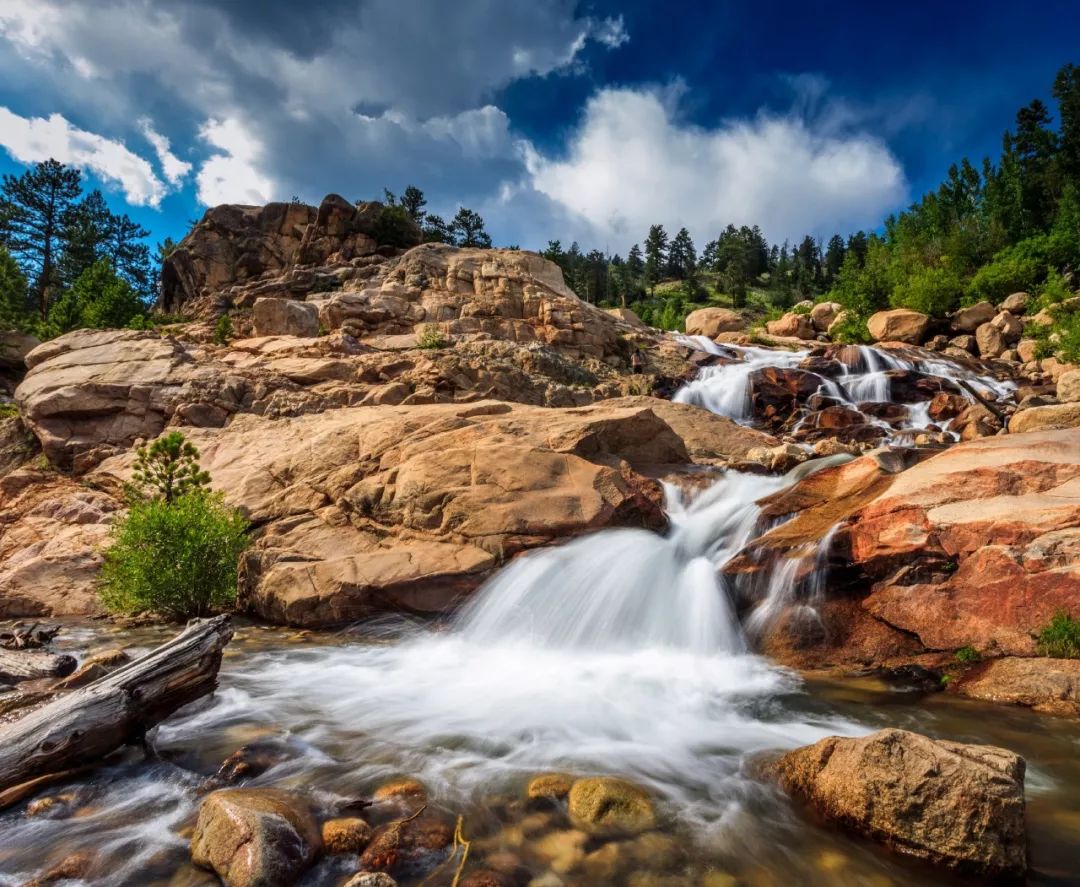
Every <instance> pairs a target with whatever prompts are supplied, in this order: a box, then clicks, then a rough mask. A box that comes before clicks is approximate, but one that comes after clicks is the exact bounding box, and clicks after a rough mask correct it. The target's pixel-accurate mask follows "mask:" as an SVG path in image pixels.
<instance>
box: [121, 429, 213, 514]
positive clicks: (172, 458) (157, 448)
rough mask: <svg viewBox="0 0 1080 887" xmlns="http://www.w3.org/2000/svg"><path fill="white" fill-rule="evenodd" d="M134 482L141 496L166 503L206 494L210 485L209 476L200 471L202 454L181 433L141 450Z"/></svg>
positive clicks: (136, 490)
mask: <svg viewBox="0 0 1080 887" xmlns="http://www.w3.org/2000/svg"><path fill="white" fill-rule="evenodd" d="M132 478H133V483H132V486H133V489H134V491H135V492H136V493H137V494H138V495H139V496H142V497H160V498H162V499H164V500H165V501H166V502H172V501H173V500H174V499H177V498H178V497H180V496H185V495H189V494H193V493H198V492H204V491H205V490H206V488H207V486H208V485H209V483H210V475H209V474H207V473H206V472H205V471H202V470H201V469H200V468H199V451H198V450H197V449H196V448H195V446H194V445H193V444H192V443H191V442H190V441H188V440H187V439H186V438H185V437H184V435H183V434H181V433H180V432H179V431H170V432H169V433H168V434H166V435H163V436H162V437H159V438H158V439H157V440H155V441H154V442H153V443H152V444H150V445H149V446H143V447H139V449H138V452H137V454H136V457H135V470H134V472H133V474H132Z"/></svg>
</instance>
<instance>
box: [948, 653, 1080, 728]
mask: <svg viewBox="0 0 1080 887" xmlns="http://www.w3.org/2000/svg"><path fill="white" fill-rule="evenodd" d="M949 691H950V692H955V693H959V694H960V695H961V696H968V697H971V698H972V699H984V700H987V701H989V702H1004V703H1009V704H1011V705H1022V706H1024V707H1026V708H1031V709H1033V710H1035V711H1037V712H1042V713H1044V714H1052V715H1062V716H1070V717H1080V659H1042V658H1040V659H1019V658H1013V657H1008V658H1005V659H994V660H991V661H989V662H985V663H982V664H980V665H978V666H976V667H975V668H973V669H971V670H969V671H967V672H965V673H964V674H962V675H961V676H960V677H959V678H958V679H956V680H955V681H953V682H952V683H950V684H949Z"/></svg>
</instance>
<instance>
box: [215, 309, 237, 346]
mask: <svg viewBox="0 0 1080 887" xmlns="http://www.w3.org/2000/svg"><path fill="white" fill-rule="evenodd" d="M232 337H233V325H232V318H231V317H229V315H228V314H222V315H221V317H219V318H218V319H217V323H215V324H214V344H216V345H227V344H228V343H229V340H230V339H231V338H232Z"/></svg>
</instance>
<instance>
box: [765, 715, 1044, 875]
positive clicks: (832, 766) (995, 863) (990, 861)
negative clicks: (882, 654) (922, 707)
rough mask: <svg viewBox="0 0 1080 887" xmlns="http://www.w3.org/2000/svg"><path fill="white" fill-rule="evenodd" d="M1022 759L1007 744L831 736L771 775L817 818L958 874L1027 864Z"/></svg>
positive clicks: (1018, 870)
mask: <svg viewBox="0 0 1080 887" xmlns="http://www.w3.org/2000/svg"><path fill="white" fill-rule="evenodd" d="M1024 771H1025V763H1024V759H1023V758H1021V757H1020V756H1019V755H1016V754H1014V753H1012V752H1010V751H1008V750H1006V749H1003V748H995V747H993V746H983V745H965V744H961V743H957V742H945V741H935V740H933V739H929V738H927V737H925V736H921V735H919V734H918V733H911V732H908V731H906V730H881V731H879V732H877V733H872V734H871V735H869V736H864V737H861V738H858V739H849V738H841V737H837V736H831V737H828V738H826V739H822V740H821V741H820V742H817V743H815V744H814V745H810V746H805V747H803V748H799V749H796V750H795V751H792V752H788V753H787V754H785V755H784V756H782V757H781V758H780V759H779V760H778V761H777V762H776V763H775V765H774V770H773V772H774V773H775V775H776V777H777V779H778V781H779V782H780V784H781V785H782V786H783V788H784V789H785V790H786V791H787V792H789V793H790V794H792V795H794V796H795V797H798V798H800V799H801V800H803V801H805V802H806V803H807V804H808V805H809V806H810V807H812V808H813V809H814V810H815V811H816V812H817V813H818V814H819V815H822V816H824V817H825V818H826V819H828V820H830V821H831V822H834V823H836V824H838V825H841V826H843V827H845V828H847V829H850V830H851V831H853V832H855V833H857V834H860V835H863V836H865V837H867V838H871V839H873V840H875V841H879V842H881V843H883V844H885V845H886V846H888V847H890V848H892V849H893V850H894V851H896V852H897V853H900V854H903V855H906V856H911V857H914V858H916V859H922V860H926V861H928V862H931V863H934V864H936V865H940V866H943V867H945V868H947V869H950V870H953V871H956V872H958V873H961V874H966V875H972V876H977V877H986V878H1010V879H1020V878H1022V877H1023V876H1024V873H1025V871H1026V870H1027V830H1026V825H1025V821H1024Z"/></svg>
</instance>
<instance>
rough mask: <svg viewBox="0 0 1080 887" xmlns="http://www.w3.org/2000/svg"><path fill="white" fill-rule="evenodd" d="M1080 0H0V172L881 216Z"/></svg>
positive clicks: (461, 201) (519, 218) (250, 190)
mask: <svg viewBox="0 0 1080 887" xmlns="http://www.w3.org/2000/svg"><path fill="white" fill-rule="evenodd" d="M1078 33H1080V2H1075V0H1040V2H1038V3H1029V4H1017V3H1015V2H1010V3H1000V2H995V0H981V2H971V0H951V2H948V3H907V4H881V3H867V2H865V0H864V2H859V3H849V2H845V0H833V2H814V0H802V2H799V3H784V2H767V0H766V2H763V0H756V2H743V0H714V2H711V3H690V2H684V0H669V2H665V3H657V2H644V0H640V2H638V0H635V2H621V3H617V2H607V0H597V2H583V3H575V2H570V0H528V2H518V0H455V2H453V3H447V2H444V0H443V2H439V0H319V2H317V3H297V2H296V0H167V2H166V0H0V172H3V173H9V174H18V173H20V172H22V171H23V170H24V169H26V168H27V166H28V165H29V164H32V163H34V162H37V161H39V160H44V159H47V158H49V157H55V158H56V159H58V160H60V161H62V162H65V163H70V164H74V165H77V166H79V167H81V168H82V169H83V170H84V171H85V173H86V178H87V185H88V186H90V187H99V188H101V189H102V191H103V192H104V193H105V195H106V197H107V199H108V201H109V203H110V204H111V206H112V207H113V209H114V211H123V212H127V213H128V214H129V215H131V216H132V217H133V218H134V219H136V220H137V221H138V222H140V223H141V224H142V225H144V226H145V227H147V228H148V229H150V231H151V232H152V235H153V237H154V239H155V241H156V240H160V239H163V238H164V237H166V236H170V237H173V238H174V239H179V238H180V237H181V236H182V235H183V234H184V233H185V232H186V231H187V229H188V228H189V227H190V225H191V224H192V222H193V221H194V220H196V219H198V218H199V217H200V216H201V215H202V214H203V212H205V210H206V208H207V207H208V206H213V205H216V204H219V203H248V204H261V203H266V202H269V201H272V200H289V199H291V198H293V197H298V198H300V199H301V200H304V201H305V202H309V203H317V202H318V201H319V200H320V199H321V198H322V197H323V196H324V195H325V194H328V193H331V192H334V193H339V194H341V195H343V196H345V197H347V198H349V199H351V200H358V199H375V198H379V197H380V196H381V195H382V192H383V188H390V189H391V190H392V191H395V192H400V191H401V190H403V189H404V187H405V186H406V185H408V184H415V185H417V186H418V187H420V188H421V189H422V190H423V191H424V192H425V194H426V195H427V198H428V203H429V206H428V208H429V209H430V210H432V211H433V212H437V213H439V214H441V215H443V216H444V217H446V218H449V217H450V216H452V215H453V214H454V212H455V211H456V209H457V207H458V206H461V205H464V206H468V207H471V208H472V209H475V210H477V211H478V212H480V213H481V215H482V216H483V217H484V219H485V220H486V222H487V227H488V230H489V232H490V233H491V234H492V236H493V238H494V240H495V243H496V245H507V244H515V245H520V246H522V247H524V248H527V249H540V248H543V246H544V245H545V244H546V243H547V241H548V240H550V239H555V238H558V239H560V240H561V241H562V242H563V245H564V246H566V245H568V244H569V243H570V242H571V241H573V240H577V241H579V242H580V243H581V245H582V247H583V248H585V249H591V248H599V249H602V250H605V251H608V252H622V253H625V251H626V250H627V249H628V248H629V247H630V245H631V244H633V243H635V242H640V241H642V240H644V237H645V234H646V232H647V230H648V227H649V225H650V224H653V223H656V222H659V223H662V224H664V225H665V227H666V228H667V229H668V231H669V232H674V231H676V230H677V229H678V228H679V227H682V226H686V227H687V228H688V229H689V230H690V232H691V234H692V235H693V236H694V238H695V240H696V241H697V242H698V244H699V246H700V245H701V244H703V243H704V242H705V241H707V240H709V239H711V238H713V237H715V236H716V235H717V234H718V233H719V232H720V231H721V230H722V229H723V228H724V226H726V225H727V224H729V223H733V224H736V225H741V224H750V225H753V224H757V225H760V226H761V228H762V229H763V231H764V232H765V234H766V236H767V237H768V238H769V239H770V240H771V241H783V240H784V239H791V240H796V239H801V238H802V236H804V235H805V234H812V235H814V236H818V237H828V236H829V235H830V234H832V233H834V232H839V233H842V234H847V233H850V232H851V231H854V230H858V229H861V228H862V229H874V228H877V227H879V226H880V224H881V221H882V219H883V218H884V217H885V216H886V215H887V214H889V213H891V212H894V211H896V210H898V209H901V208H903V207H904V206H906V205H907V204H909V203H910V202H911V201H912V200H913V199H915V198H917V197H918V196H919V195H920V194H922V193H923V192H925V191H926V190H928V189H930V188H932V187H935V186H936V185H937V183H938V182H939V181H940V180H941V179H942V177H943V176H944V175H945V173H946V171H947V169H948V167H949V164H950V163H952V162H955V161H958V160H959V159H960V158H961V157H963V156H969V157H971V158H973V159H975V160H980V159H981V158H982V157H983V156H985V155H991V156H993V157H996V156H997V153H998V151H999V150H1000V144H1001V135H1002V133H1003V131H1004V130H1005V129H1006V128H1008V127H1009V126H1011V125H1012V121H1013V117H1014V115H1015V112H1016V110H1017V109H1018V108H1019V107H1020V106H1021V105H1023V104H1026V103H1027V102H1029V101H1030V100H1031V99H1033V98H1035V97H1042V98H1044V99H1047V100H1048V99H1049V91H1050V86H1051V83H1052V81H1053V77H1054V73H1055V71H1056V70H1057V69H1058V68H1059V67H1060V66H1061V65H1063V64H1065V63H1066V62H1070V61H1071V62H1077V63H1080V41H1078V39H1077V34H1078Z"/></svg>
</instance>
